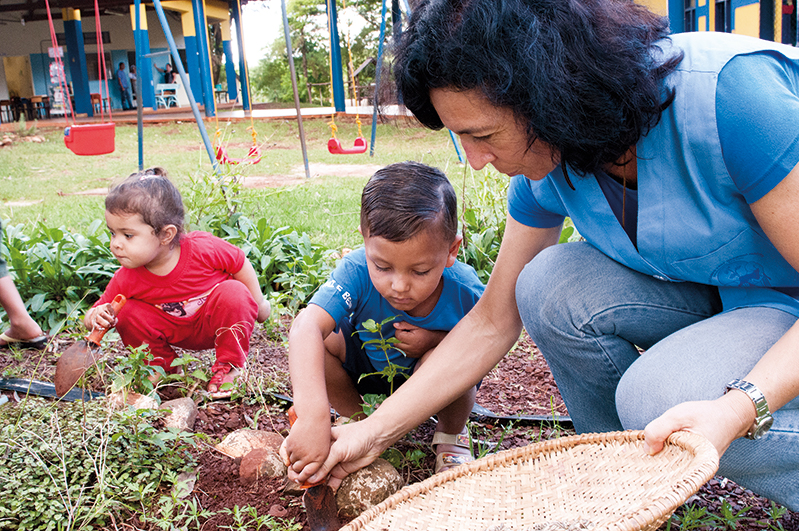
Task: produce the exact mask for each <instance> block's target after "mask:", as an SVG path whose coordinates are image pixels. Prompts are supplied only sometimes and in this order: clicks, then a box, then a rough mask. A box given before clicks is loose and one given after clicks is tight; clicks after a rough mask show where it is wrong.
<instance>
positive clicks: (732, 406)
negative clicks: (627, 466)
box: [644, 391, 755, 457]
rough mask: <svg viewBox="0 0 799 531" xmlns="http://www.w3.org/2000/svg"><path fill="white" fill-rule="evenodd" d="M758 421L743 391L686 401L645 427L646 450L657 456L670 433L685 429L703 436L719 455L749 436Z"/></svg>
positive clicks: (752, 405) (750, 402)
mask: <svg viewBox="0 0 799 531" xmlns="http://www.w3.org/2000/svg"><path fill="white" fill-rule="evenodd" d="M754 420H755V407H754V404H753V403H752V400H751V399H750V398H749V397H748V396H747V395H746V394H744V393H741V392H737V391H736V392H732V391H730V392H729V393H727V394H726V395H724V396H722V397H720V398H717V399H716V400H704V401H696V402H684V403H682V404H678V405H676V406H674V407H673V408H671V409H669V410H668V411H666V412H665V413H664V414H663V415H661V416H660V417H658V418H656V419H655V420H653V421H652V422H650V423H649V424H647V426H646V428H645V429H644V436H645V439H644V449H645V450H646V451H647V452H649V454H650V455H654V454H656V453H658V452H660V451H661V450H662V449H663V444H664V443H665V441H666V438H668V436H669V435H671V434H672V433H674V432H675V431H680V430H685V431H691V432H694V433H699V434H700V435H704V436H705V437H706V438H707V439H708V440H709V441H710V442H711V443H712V444H713V446H715V447H716V451H718V453H719V457H721V455H722V454H723V453H724V452H726V451H727V448H728V447H729V446H730V444H731V443H732V441H734V440H735V439H737V438H738V437H742V436H744V435H746V433H747V431H748V430H749V428H750V427H751V426H752V424H753V423H754Z"/></svg>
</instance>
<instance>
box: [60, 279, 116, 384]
mask: <svg viewBox="0 0 799 531" xmlns="http://www.w3.org/2000/svg"><path fill="white" fill-rule="evenodd" d="M125 302H127V300H126V299H125V296H124V295H117V296H116V297H114V300H112V301H111V311H113V313H114V315H116V314H118V313H119V310H121V309H122V307H123V306H124V305H125ZM106 332H108V328H95V329H94V330H92V332H91V334H89V335H88V336H86V339H85V340H83V341H78V342H77V343H75V344H74V345H72V346H71V347H69V348H68V349H67V350H66V351H65V352H64V353H63V354H61V357H60V358H58V361H57V362H56V364H55V377H54V378H53V383H54V384H55V392H56V394H57V395H58V396H64V395H65V394H67V393H68V392H69V390H70V389H72V388H73V387H74V386H75V384H76V383H77V381H78V380H80V377H81V376H83V374H84V373H85V372H86V370H87V369H88V368H89V367H91V366H92V365H94V362H96V361H97V360H98V359H100V355H101V353H100V340H102V339H103V336H104V335H105V333H106Z"/></svg>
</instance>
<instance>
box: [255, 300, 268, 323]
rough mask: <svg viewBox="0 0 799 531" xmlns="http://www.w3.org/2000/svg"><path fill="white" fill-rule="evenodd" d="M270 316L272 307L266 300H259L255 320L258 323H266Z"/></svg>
mask: <svg viewBox="0 0 799 531" xmlns="http://www.w3.org/2000/svg"><path fill="white" fill-rule="evenodd" d="M271 314H272V306H271V305H270V304H269V301H268V300H266V299H261V304H259V305H258V316H257V317H256V318H255V319H256V320H257V321H258V322H259V323H264V322H266V320H267V319H269V316H270V315H271Z"/></svg>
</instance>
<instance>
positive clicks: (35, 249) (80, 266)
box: [3, 220, 119, 334]
mask: <svg viewBox="0 0 799 531" xmlns="http://www.w3.org/2000/svg"><path fill="white" fill-rule="evenodd" d="M101 223H102V222H101V221H100V220H97V221H95V222H94V223H92V224H91V226H90V227H89V230H88V231H87V234H86V235H82V234H75V233H70V232H67V231H65V230H63V229H58V228H50V227H47V226H45V225H44V224H43V223H39V224H37V225H36V227H35V230H34V232H33V234H32V235H31V236H26V235H25V234H24V233H23V232H22V231H23V226H22V225H17V226H9V227H6V228H5V230H4V231H3V239H4V241H3V243H4V257H5V259H6V261H7V262H8V264H9V269H10V270H11V271H12V272H13V274H14V276H15V283H16V286H17V289H18V290H19V293H20V295H21V296H22V299H23V300H24V301H27V302H26V306H27V308H28V311H29V313H30V314H31V316H32V317H33V318H34V319H35V320H36V321H37V322H39V323H42V326H45V324H46V327H47V328H49V330H50V333H51V334H55V333H57V332H58V331H60V330H61V329H62V328H64V326H67V325H73V324H75V323H76V321H77V320H78V319H80V318H81V316H82V315H83V313H84V312H85V310H86V309H88V308H89V305H90V304H91V303H92V302H94V301H95V300H97V298H99V296H100V294H101V293H102V292H103V290H104V289H105V286H106V285H107V284H108V281H109V280H110V278H111V277H112V276H113V274H114V271H116V269H117V268H118V267H119V265H118V264H117V262H116V260H115V259H114V257H113V255H112V254H111V252H110V250H109V248H108V242H109V240H108V236H107V235H106V234H105V231H102V230H100V226H101Z"/></svg>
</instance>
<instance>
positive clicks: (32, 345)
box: [0, 332, 50, 350]
mask: <svg viewBox="0 0 799 531" xmlns="http://www.w3.org/2000/svg"><path fill="white" fill-rule="evenodd" d="M0 339H2V340H3V341H5V344H4V345H0V349H8V348H11V347H14V348H20V349H33V350H44V348H45V347H46V346H47V342H48V341H50V336H48V335H47V334H42V335H40V336H38V337H34V338H31V339H17V338H15V337H11V336H9V335H7V334H6V333H5V332H3V333H1V334H0Z"/></svg>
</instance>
